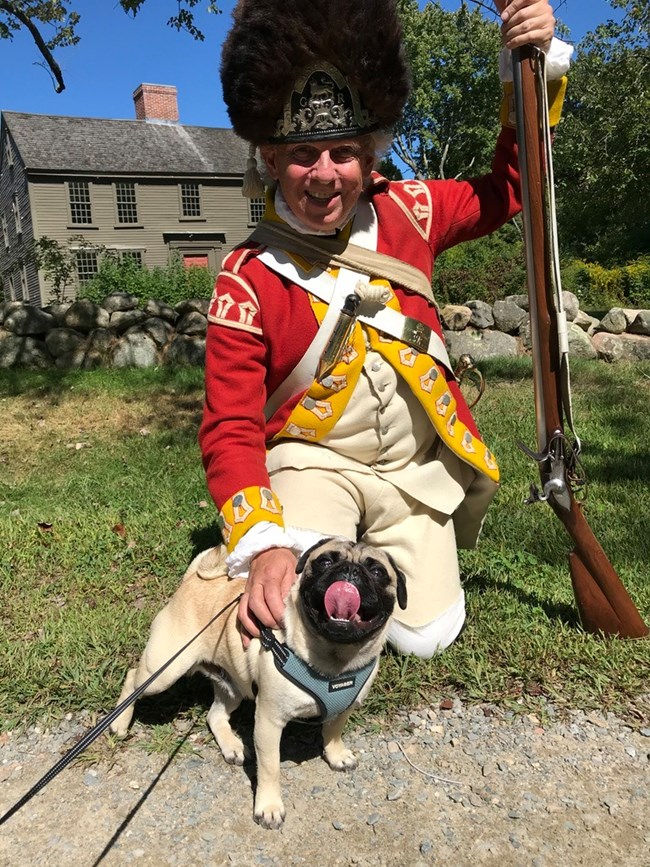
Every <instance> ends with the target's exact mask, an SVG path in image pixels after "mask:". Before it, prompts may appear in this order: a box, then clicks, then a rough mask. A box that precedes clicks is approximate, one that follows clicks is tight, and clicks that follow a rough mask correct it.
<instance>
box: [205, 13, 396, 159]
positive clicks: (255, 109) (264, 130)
mask: <svg viewBox="0 0 650 867" xmlns="http://www.w3.org/2000/svg"><path fill="white" fill-rule="evenodd" d="M233 18H234V22H233V27H232V29H231V31H230V33H229V35H228V37H227V39H226V42H225V43H224V47H223V54H222V63H221V81H222V85H223V95H224V100H225V102H226V106H227V108H228V113H229V115H230V119H231V121H232V124H233V127H234V129H235V132H236V133H237V134H238V135H239V136H241V137H242V138H244V139H246V140H247V141H249V142H251V143H252V144H253V145H260V144H263V143H266V142H286V141H305V140H315V139H330V138H342V137H346V138H353V137H355V136H359V135H363V134H365V133H368V132H372V131H374V130H376V129H379V128H382V129H387V128H390V127H391V126H393V125H394V124H395V123H396V122H397V120H398V119H399V117H400V114H401V112H402V108H403V107H404V103H405V102H406V99H407V98H408V94H409V87H410V76H409V72H408V66H407V62H406V59H405V53H404V49H403V46H402V32H401V25H400V21H399V16H398V14H397V9H396V4H395V0H358V2H357V3H349V2H344V0H312V2H309V3H307V2H305V0H282V2H279V0H239V2H238V4H237V6H236V7H235V10H234V13H233Z"/></svg>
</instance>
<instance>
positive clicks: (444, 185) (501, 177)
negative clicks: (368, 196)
mask: <svg viewBox="0 0 650 867" xmlns="http://www.w3.org/2000/svg"><path fill="white" fill-rule="evenodd" d="M431 186H432V191H431V192H432V196H433V202H434V224H433V227H432V232H431V235H430V240H431V245H432V249H433V253H434V256H437V255H438V254H439V253H441V252H442V251H443V250H447V249H448V248H449V247H453V246H454V245H455V244H460V243H461V242H462V241H470V240H472V239H474V238H480V237H482V236H483V235H489V234H490V232H494V231H495V230H496V229H498V228H499V227H500V226H502V225H503V224H504V223H506V222H507V221H508V220H510V219H511V218H512V217H514V216H515V214H518V213H519V211H520V210H521V195H520V187H519V163H518V160H517V145H516V140H515V131H514V130H513V129H508V128H506V127H504V128H503V129H502V130H501V133H500V134H499V138H498V139H497V144H496V150H495V154H494V158H493V160H492V171H491V172H490V173H489V174H487V175H483V176H482V177H480V178H472V179H469V180H467V181H455V180H449V181H432V182H431Z"/></svg>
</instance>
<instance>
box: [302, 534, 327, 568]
mask: <svg viewBox="0 0 650 867" xmlns="http://www.w3.org/2000/svg"><path fill="white" fill-rule="evenodd" d="M330 539H331V537H329V536H325V537H324V538H323V539H319V541H318V542H316V544H315V545H312V546H311V548H307V550H306V551H303V552H302V554H301V555H300V557H299V559H298V562H297V563H296V575H300V573H301V572H302V571H303V570H304V568H305V563H306V562H307V560H308V558H309V555H310V554H311V552H312V551H315V550H316V548H319V547H320V546H321V545H322V544H323V543H324V542H329V541H330Z"/></svg>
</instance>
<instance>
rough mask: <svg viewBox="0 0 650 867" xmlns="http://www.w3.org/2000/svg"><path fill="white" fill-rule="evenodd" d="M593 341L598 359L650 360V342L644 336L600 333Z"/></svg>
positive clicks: (595, 335)
mask: <svg viewBox="0 0 650 867" xmlns="http://www.w3.org/2000/svg"><path fill="white" fill-rule="evenodd" d="M592 341H593V345H594V347H595V349H596V351H597V353H598V357H599V358H602V359H603V360H604V361H612V362H614V361H647V360H650V340H648V338H647V337H644V336H642V335H637V334H609V333H607V332H605V331H599V332H598V333H597V334H594V336H593V338H592Z"/></svg>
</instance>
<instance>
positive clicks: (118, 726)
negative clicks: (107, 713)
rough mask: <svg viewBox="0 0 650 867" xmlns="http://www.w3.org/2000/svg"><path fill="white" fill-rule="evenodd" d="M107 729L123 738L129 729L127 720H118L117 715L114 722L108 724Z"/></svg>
mask: <svg viewBox="0 0 650 867" xmlns="http://www.w3.org/2000/svg"><path fill="white" fill-rule="evenodd" d="M108 730H109V731H110V733H111V734H112V735H115V736H116V737H118V738H125V737H126V736H127V733H128V731H129V724H128V722H127V723H121V722H120V721H119V717H118V718H117V720H116V721H115V722H113V723H111V724H110V726H109V727H108Z"/></svg>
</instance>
